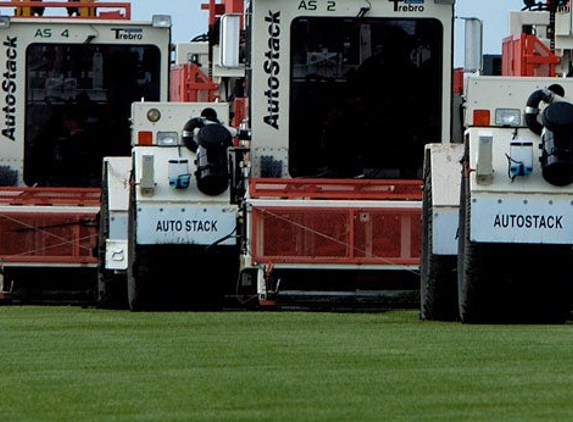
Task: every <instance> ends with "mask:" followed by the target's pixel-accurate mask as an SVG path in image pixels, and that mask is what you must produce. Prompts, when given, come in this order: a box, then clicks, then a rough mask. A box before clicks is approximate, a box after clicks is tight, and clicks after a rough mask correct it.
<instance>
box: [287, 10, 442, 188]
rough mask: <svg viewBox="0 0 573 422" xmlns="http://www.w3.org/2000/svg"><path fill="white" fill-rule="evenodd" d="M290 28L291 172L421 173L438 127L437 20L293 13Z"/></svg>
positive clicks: (415, 175) (401, 175)
mask: <svg viewBox="0 0 573 422" xmlns="http://www.w3.org/2000/svg"><path fill="white" fill-rule="evenodd" d="M333 28H336V29H335V30H333ZM291 34H292V35H291V57H292V61H291V62H292V67H291V96H292V98H291V111H290V127H289V133H290V141H289V154H290V155H289V171H290V174H291V175H292V176H294V177H367V178H419V177H421V171H422V161H423V149H424V148H423V145H424V144H425V143H428V142H436V141H439V140H440V137H441V122H442V91H443V89H444V87H443V82H442V44H443V28H442V26H441V24H440V23H439V22H438V21H436V20H433V19H381V18H372V19H368V18H353V19H349V18H299V19H297V20H295V21H293V23H292V28H291Z"/></svg>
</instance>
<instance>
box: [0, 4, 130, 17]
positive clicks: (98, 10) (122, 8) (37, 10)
mask: <svg viewBox="0 0 573 422" xmlns="http://www.w3.org/2000/svg"><path fill="white" fill-rule="evenodd" d="M0 7H14V15H13V17H14V18H42V17H46V18H50V19H53V18H64V19H69V18H72V19H78V18H80V19H82V18H83V19H131V4H130V3H126V2H97V1H95V0H68V1H65V2H64V1H42V0H11V1H0ZM58 9H59V11H60V12H61V11H62V9H64V10H65V11H66V12H67V16H66V15H61V14H60V15H58V14H54V13H52V12H55V11H56V10H58ZM56 13H57V12H56Z"/></svg>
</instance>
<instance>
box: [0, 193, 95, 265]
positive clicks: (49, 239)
mask: <svg viewBox="0 0 573 422" xmlns="http://www.w3.org/2000/svg"><path fill="white" fill-rule="evenodd" d="M99 197H100V190H99V189H97V188H85V189H76V188H74V189H66V188H11V187H2V188H1V189H0V233H2V237H0V260H1V261H2V263H3V264H16V263H42V264H67V265H84V264H95V263H97V259H96V258H95V257H94V256H93V250H94V248H95V247H96V246H97V238H98V225H97V212H94V211H93V209H94V207H99ZM51 207H58V209H59V212H54V211H50V208H51ZM88 207H92V208H91V209H90V208H88Z"/></svg>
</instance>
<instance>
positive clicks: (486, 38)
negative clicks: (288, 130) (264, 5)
mask: <svg viewBox="0 0 573 422" xmlns="http://www.w3.org/2000/svg"><path fill="white" fill-rule="evenodd" d="M46 1H49V0H46ZM109 1H111V0H109ZM118 1H120V0H118ZM124 1H128V0H124ZM282 1H297V0H282ZM378 1H388V0H378ZM426 1H431V0H426ZM201 3H207V0H131V15H132V19H133V20H142V21H148V20H150V19H151V16H152V15H154V14H167V15H171V18H172V20H173V32H172V34H173V41H174V42H187V41H190V40H191V39H192V38H194V37H196V36H197V35H200V34H204V33H206V32H207V20H208V17H209V14H208V12H207V11H206V10H202V9H201ZM522 7H523V1H522V0H456V6H455V10H456V16H458V17H459V18H478V19H480V20H481V21H482V22H483V26H484V31H483V33H484V35H483V46H484V48H483V52H484V53H485V54H499V53H500V51H501V41H502V39H503V38H504V37H505V36H507V35H508V34H507V31H508V29H507V19H508V12H509V11H519V10H521V8H522ZM1 10H3V9H0V11H1ZM463 22H464V21H463V19H456V32H455V37H456V43H455V48H454V52H455V59H454V66H456V67H458V66H463V51H464V43H463V36H464V31H463Z"/></svg>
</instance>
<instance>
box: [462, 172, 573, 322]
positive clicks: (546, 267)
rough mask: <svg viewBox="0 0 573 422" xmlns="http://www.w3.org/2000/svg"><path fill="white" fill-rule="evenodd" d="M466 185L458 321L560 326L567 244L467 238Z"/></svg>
mask: <svg viewBox="0 0 573 422" xmlns="http://www.w3.org/2000/svg"><path fill="white" fill-rule="evenodd" d="M470 201H471V198H470V190H469V181H468V180H467V178H466V177H464V178H463V179H462V193H461V200H460V238H459V249H458V292H459V312H460V319H461V321H462V323H470V324H482V323H494V324H497V323H531V324H538V323H553V324H562V323H564V322H565V321H566V320H567V318H568V316H569V312H570V297H571V288H570V286H571V284H572V283H571V278H572V275H571V263H573V253H572V251H571V246H570V245H535V244H505V243H501V244H499V243H498V244H494V243H477V242H472V241H471V240H470V221H471V220H470V217H471V216H470V213H471V211H470Z"/></svg>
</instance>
